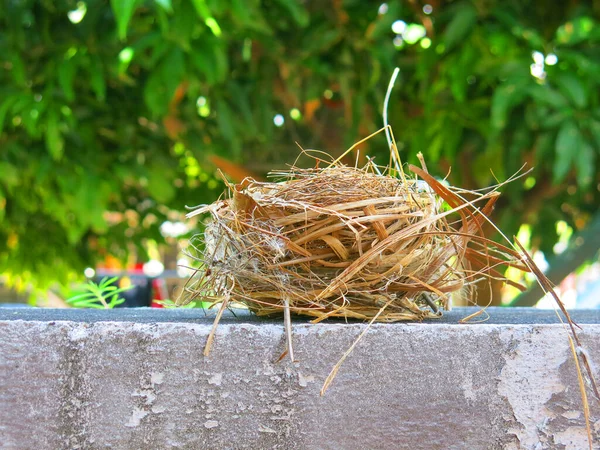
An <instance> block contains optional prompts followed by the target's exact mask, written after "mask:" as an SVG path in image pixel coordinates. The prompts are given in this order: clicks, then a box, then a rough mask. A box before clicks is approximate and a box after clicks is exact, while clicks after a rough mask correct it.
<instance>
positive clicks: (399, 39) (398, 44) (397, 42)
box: [393, 35, 404, 48]
mask: <svg viewBox="0 0 600 450" xmlns="http://www.w3.org/2000/svg"><path fill="white" fill-rule="evenodd" d="M393 42H394V46H395V47H396V48H402V47H404V39H402V36H400V35H398V36H396V37H395V38H394V41H393Z"/></svg>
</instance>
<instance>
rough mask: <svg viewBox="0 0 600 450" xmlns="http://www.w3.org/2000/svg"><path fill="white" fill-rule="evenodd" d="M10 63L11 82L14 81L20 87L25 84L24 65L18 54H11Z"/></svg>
mask: <svg viewBox="0 0 600 450" xmlns="http://www.w3.org/2000/svg"><path fill="white" fill-rule="evenodd" d="M10 63H11V66H12V70H11V72H12V77H13V80H15V83H16V84H17V85H21V86H22V85H24V84H26V79H25V78H26V75H25V64H24V63H23V60H22V59H21V57H20V56H19V55H18V54H16V53H13V54H12V57H11V58H10Z"/></svg>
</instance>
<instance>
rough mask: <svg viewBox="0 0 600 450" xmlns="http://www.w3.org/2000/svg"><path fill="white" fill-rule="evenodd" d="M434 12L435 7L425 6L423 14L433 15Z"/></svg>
mask: <svg viewBox="0 0 600 450" xmlns="http://www.w3.org/2000/svg"><path fill="white" fill-rule="evenodd" d="M432 11H433V6H431V5H424V6H423V12H424V13H425V14H431V12H432Z"/></svg>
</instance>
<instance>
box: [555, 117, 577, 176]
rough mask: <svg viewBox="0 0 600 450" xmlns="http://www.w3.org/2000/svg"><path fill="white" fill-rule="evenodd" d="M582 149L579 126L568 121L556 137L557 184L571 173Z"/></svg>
mask: <svg viewBox="0 0 600 450" xmlns="http://www.w3.org/2000/svg"><path fill="white" fill-rule="evenodd" d="M580 147H581V134H580V133H579V128H577V124H576V123H575V122H574V121H572V120H569V121H566V122H565V123H563V124H562V126H561V127H560V130H559V131H558V135H557V136H556V147H555V148H556V159H555V160H554V169H553V174H554V182H555V183H558V182H560V181H562V180H563V179H564V178H565V176H566V175H567V173H569V170H571V166H572V165H573V162H574V161H575V160H576V158H577V152H578V151H579V150H580Z"/></svg>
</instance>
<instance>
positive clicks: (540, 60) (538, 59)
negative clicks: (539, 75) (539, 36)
mask: <svg viewBox="0 0 600 450" xmlns="http://www.w3.org/2000/svg"><path fill="white" fill-rule="evenodd" d="M531 56H532V58H533V61H534V62H535V63H536V64H544V54H543V53H540V52H533V53H532V54H531Z"/></svg>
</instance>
